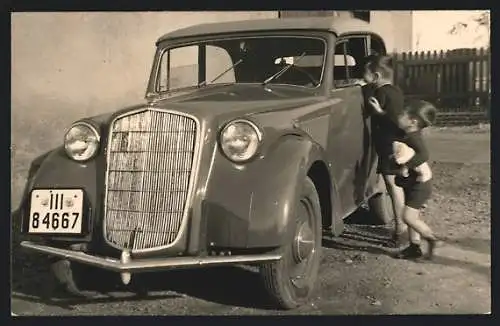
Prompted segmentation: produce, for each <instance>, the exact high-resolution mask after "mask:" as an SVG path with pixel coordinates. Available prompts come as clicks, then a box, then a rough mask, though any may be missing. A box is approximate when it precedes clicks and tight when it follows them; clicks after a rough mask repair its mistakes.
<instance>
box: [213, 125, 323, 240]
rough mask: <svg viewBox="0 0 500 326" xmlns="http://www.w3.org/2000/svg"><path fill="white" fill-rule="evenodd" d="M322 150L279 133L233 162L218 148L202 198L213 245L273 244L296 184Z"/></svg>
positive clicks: (285, 225)
mask: <svg viewBox="0 0 500 326" xmlns="http://www.w3.org/2000/svg"><path fill="white" fill-rule="evenodd" d="M321 158H322V152H321V149H320V148H319V147H318V146H317V145H316V144H314V143H313V142H312V141H310V140H309V139H306V138H302V137H299V136H294V135H288V136H284V137H282V138H281V139H280V140H279V141H278V143H277V144H276V145H273V148H272V150H271V151H268V152H267V154H266V155H265V156H264V157H261V158H259V159H257V160H255V161H253V162H250V163H247V164H245V165H236V164H234V163H232V162H230V161H229V160H227V159H226V158H225V157H223V156H222V155H221V154H220V152H219V151H217V152H216V157H215V160H214V165H213V166H214V171H213V173H212V176H211V177H210V182H209V187H208V190H207V196H206V200H205V203H204V216H205V217H206V223H207V224H206V227H207V243H208V245H209V246H212V247H214V246H215V247H229V248H257V247H261V248H263V247H269V248H270V247H278V246H281V245H283V244H284V243H285V241H286V240H287V239H288V237H287V235H288V233H289V230H290V228H289V225H290V223H289V220H290V218H291V216H293V214H294V209H295V203H296V201H297V199H298V196H299V192H300V187H301V185H302V181H303V180H304V178H305V176H306V174H307V171H308V168H309V167H310V166H311V164H312V163H313V162H314V161H315V160H317V159H321Z"/></svg>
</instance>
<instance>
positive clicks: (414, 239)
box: [408, 227, 422, 245]
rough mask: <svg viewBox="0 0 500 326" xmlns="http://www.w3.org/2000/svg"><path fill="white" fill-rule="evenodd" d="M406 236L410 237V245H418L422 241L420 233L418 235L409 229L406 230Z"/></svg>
mask: <svg viewBox="0 0 500 326" xmlns="http://www.w3.org/2000/svg"><path fill="white" fill-rule="evenodd" d="M408 234H409V236H410V243H413V244H416V245H418V244H420V242H421V241H422V237H421V236H420V233H418V232H417V231H415V230H414V229H412V228H411V227H410V228H409V230H408Z"/></svg>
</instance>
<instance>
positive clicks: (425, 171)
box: [415, 162, 432, 182]
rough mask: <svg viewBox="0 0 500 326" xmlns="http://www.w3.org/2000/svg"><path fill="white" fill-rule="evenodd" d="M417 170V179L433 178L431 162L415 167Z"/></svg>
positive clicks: (426, 179) (422, 180)
mask: <svg viewBox="0 0 500 326" xmlns="http://www.w3.org/2000/svg"><path fill="white" fill-rule="evenodd" d="M415 172H417V173H418V177H417V181H418V182H426V181H429V180H430V179H432V170H431V167H430V166H429V163H427V162H424V163H422V164H420V165H419V166H417V167H416V168H415Z"/></svg>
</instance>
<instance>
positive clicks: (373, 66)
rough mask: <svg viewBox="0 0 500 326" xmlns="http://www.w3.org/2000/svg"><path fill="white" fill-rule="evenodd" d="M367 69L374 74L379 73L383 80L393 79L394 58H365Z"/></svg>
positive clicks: (375, 55) (373, 55) (374, 55)
mask: <svg viewBox="0 0 500 326" xmlns="http://www.w3.org/2000/svg"><path fill="white" fill-rule="evenodd" d="M365 67H366V68H368V70H370V71H371V72H372V73H376V72H378V73H379V74H380V75H382V77H383V78H386V79H391V80H392V79H393V77H394V66H393V60H392V57H390V56H386V55H378V54H372V55H369V56H367V57H366V58H365Z"/></svg>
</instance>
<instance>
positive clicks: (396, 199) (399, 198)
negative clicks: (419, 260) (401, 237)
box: [384, 175, 408, 234]
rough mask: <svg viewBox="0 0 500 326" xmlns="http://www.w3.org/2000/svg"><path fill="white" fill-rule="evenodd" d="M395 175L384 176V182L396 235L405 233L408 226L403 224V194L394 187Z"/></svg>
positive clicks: (399, 188) (400, 189) (401, 189)
mask: <svg viewBox="0 0 500 326" xmlns="http://www.w3.org/2000/svg"><path fill="white" fill-rule="evenodd" d="M395 179H396V176H395V175H384V182H385V185H386V188H387V192H388V193H389V196H391V201H392V207H393V209H394V222H395V225H394V227H395V229H396V230H395V231H396V233H397V234H402V233H405V232H406V231H407V230H408V226H407V225H406V224H405V223H404V222H403V218H402V216H403V212H404V208H405V204H404V201H405V194H404V191H403V188H401V187H398V186H397V185H396V181H395Z"/></svg>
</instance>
